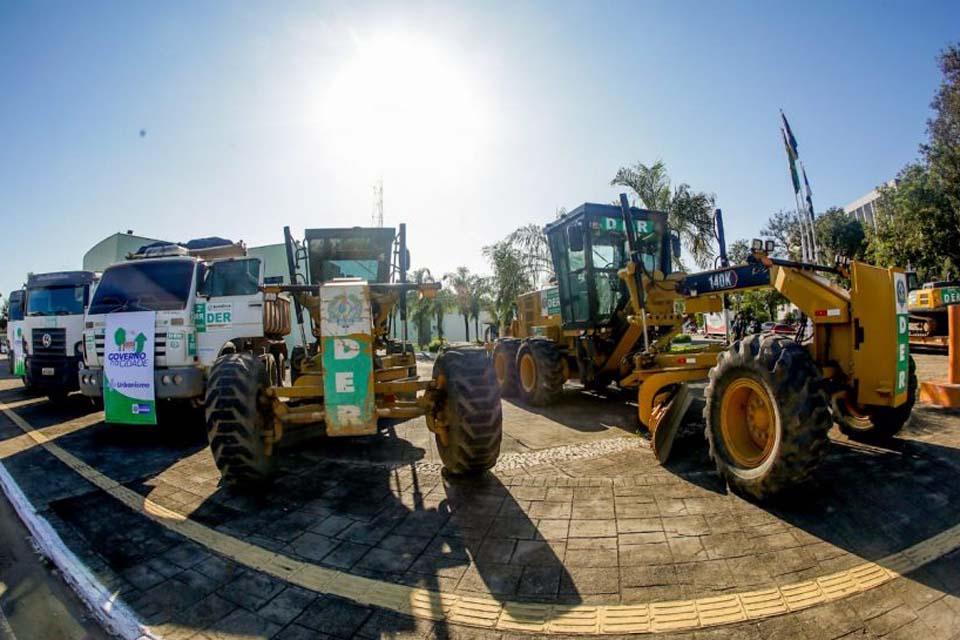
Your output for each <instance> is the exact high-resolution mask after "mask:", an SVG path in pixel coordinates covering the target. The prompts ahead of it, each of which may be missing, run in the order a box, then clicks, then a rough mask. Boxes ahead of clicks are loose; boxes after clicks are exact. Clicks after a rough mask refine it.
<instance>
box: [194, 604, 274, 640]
mask: <svg viewBox="0 0 960 640" xmlns="http://www.w3.org/2000/svg"><path fill="white" fill-rule="evenodd" d="M278 631H280V625H277V624H274V623H273V622H270V621H269V620H267V619H266V618H262V617H260V616H258V615H257V614H255V613H251V612H250V611H246V610H244V609H236V610H234V611H233V612H232V613H230V614H228V615H227V616H226V617H225V618H223V619H222V620H220V621H219V622H217V623H216V624H215V625H214V626H213V627H211V628H209V629H207V630H205V631H202V632H200V633H199V634H198V635H197V636H195V637H196V638H198V639H202V640H237V638H251V637H252V638H270V637H271V636H273V635H274V634H276V633H277V632H278Z"/></svg>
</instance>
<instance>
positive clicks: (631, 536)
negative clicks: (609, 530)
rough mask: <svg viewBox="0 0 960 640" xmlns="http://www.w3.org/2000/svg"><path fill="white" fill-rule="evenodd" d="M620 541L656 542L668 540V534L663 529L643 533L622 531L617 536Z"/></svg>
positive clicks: (636, 542)
mask: <svg viewBox="0 0 960 640" xmlns="http://www.w3.org/2000/svg"><path fill="white" fill-rule="evenodd" d="M617 540H618V543H619V544H620V545H621V546H623V545H634V544H654V543H657V542H666V541H667V538H666V535H665V534H664V533H663V532H662V531H647V532H643V533H621V534H620V535H619V536H617Z"/></svg>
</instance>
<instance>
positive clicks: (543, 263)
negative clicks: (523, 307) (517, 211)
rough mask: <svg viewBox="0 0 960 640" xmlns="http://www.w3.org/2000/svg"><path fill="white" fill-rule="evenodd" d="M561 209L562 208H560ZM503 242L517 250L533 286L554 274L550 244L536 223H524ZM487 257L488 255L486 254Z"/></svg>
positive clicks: (521, 265)
mask: <svg viewBox="0 0 960 640" xmlns="http://www.w3.org/2000/svg"><path fill="white" fill-rule="evenodd" d="M561 211H562V210H561ZM504 242H505V243H506V245H507V246H508V247H510V248H512V249H514V250H516V251H517V255H518V256H519V258H520V260H519V263H520V267H521V269H522V271H523V275H524V277H525V278H526V279H527V280H529V281H530V283H531V286H532V287H533V288H537V287H539V286H540V284H541V283H544V282H547V281H549V280H550V278H552V277H553V276H554V273H553V260H552V259H551V258H550V245H549V244H548V243H547V234H545V233H544V232H543V227H541V226H540V225H538V224H534V223H530V224H525V225H523V226H522V227H520V228H519V229H517V230H516V231H514V232H513V233H511V234H510V235H508V236H507V237H506V238H505V239H504ZM487 258H488V259H489V256H487Z"/></svg>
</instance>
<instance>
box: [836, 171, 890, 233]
mask: <svg viewBox="0 0 960 640" xmlns="http://www.w3.org/2000/svg"><path fill="white" fill-rule="evenodd" d="M886 186H888V187H894V188H895V187H896V186H897V181H896V180H890V181H888V182H887V183H886ZM879 198H880V191H878V190H877V189H874V190H873V191H871V192H870V193H868V194H866V195H864V196H860V197H859V198H857V199H856V200H854V201H853V202H851V203H850V204H848V205H847V206H845V207H844V208H843V211H844V213H846V214H847V215H850V216H853V217H854V218H856V219H857V220H859V221H860V223H861V224H863V225H864V226H866V225H868V224H869V225H870V226H871V227H873V228H874V229H876V227H877V221H876V212H875V209H874V203H875V202H876V201H877V200H878V199H879Z"/></svg>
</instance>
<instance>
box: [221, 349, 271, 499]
mask: <svg viewBox="0 0 960 640" xmlns="http://www.w3.org/2000/svg"><path fill="white" fill-rule="evenodd" d="M269 375H270V374H269V372H268V371H267V368H266V367H264V364H263V362H262V361H261V360H260V359H258V358H257V357H256V356H253V355H252V354H249V353H230V354H225V355H222V356H220V357H219V358H217V360H216V361H215V362H214V363H213V366H212V367H211V368H210V379H209V381H208V383H207V395H206V401H205V402H204V404H205V406H206V420H207V439H208V440H209V441H210V450H211V452H212V453H213V459H214V461H215V462H216V464H217V468H218V469H219V470H220V475H221V476H222V477H223V481H224V483H225V484H227V485H229V486H233V487H237V488H252V487H254V486H256V485H259V484H264V483H266V482H267V481H268V480H269V479H270V477H271V476H272V475H273V472H274V470H275V468H276V457H275V456H273V455H267V452H266V446H265V443H264V440H263V435H264V431H265V429H266V420H265V418H264V414H263V411H262V410H261V406H260V402H261V399H262V398H263V391H264V390H265V389H266V388H267V385H268V383H269Z"/></svg>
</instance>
